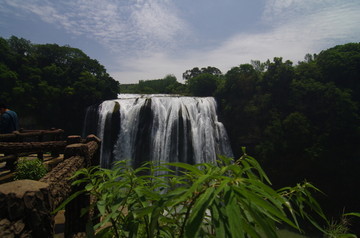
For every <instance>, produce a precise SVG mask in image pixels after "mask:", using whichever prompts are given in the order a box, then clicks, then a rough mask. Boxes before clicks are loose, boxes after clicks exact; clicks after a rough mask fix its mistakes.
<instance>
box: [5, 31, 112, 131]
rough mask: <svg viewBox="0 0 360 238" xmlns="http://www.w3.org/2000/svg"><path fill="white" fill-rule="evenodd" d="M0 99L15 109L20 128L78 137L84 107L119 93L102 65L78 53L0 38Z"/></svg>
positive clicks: (15, 38) (13, 38) (63, 48)
mask: <svg viewBox="0 0 360 238" xmlns="http://www.w3.org/2000/svg"><path fill="white" fill-rule="evenodd" d="M0 87H1V91H2V93H1V95H0V100H1V101H6V102H7V104H8V105H9V107H11V108H13V109H14V110H16V111H17V112H18V114H19V116H20V120H21V121H20V122H22V126H36V127H39V126H41V127H57V128H63V129H65V130H66V131H67V132H68V133H80V132H81V128H82V126H81V125H82V120H83V118H84V113H85V110H86V107H87V106H89V105H92V104H95V103H99V102H101V101H102V100H107V99H113V98H116V97H117V94H118V93H119V83H118V82H117V81H115V80H114V79H113V78H111V77H110V76H109V74H108V73H107V72H106V70H105V68H104V66H102V65H100V64H99V62H98V61H97V60H94V59H91V58H90V57H89V56H87V55H86V54H85V53H84V52H82V51H81V50H79V49H76V48H71V47H69V46H59V45H57V44H45V45H37V44H32V43H31V42H30V41H28V40H25V39H23V38H17V37H15V36H12V37H10V38H9V39H4V38H0Z"/></svg>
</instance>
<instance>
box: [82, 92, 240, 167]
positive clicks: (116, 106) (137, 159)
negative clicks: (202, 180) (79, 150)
mask: <svg viewBox="0 0 360 238" xmlns="http://www.w3.org/2000/svg"><path fill="white" fill-rule="evenodd" d="M89 113H92V114H94V116H92V117H91V116H89V115H87V116H86V118H88V119H87V121H86V122H85V125H86V126H85V127H84V128H91V126H89V124H92V123H94V122H96V123H97V136H98V137H99V138H100V139H101V140H102V149H101V159H100V161H101V162H100V163H101V166H102V167H105V168H109V167H111V164H112V162H114V161H118V160H128V161H130V163H131V165H133V166H135V167H137V166H139V165H140V164H142V163H143V162H145V161H153V162H154V163H155V164H158V163H160V162H184V163H190V164H197V163H203V162H215V160H216V156H217V155H218V154H221V155H226V156H229V157H231V156H233V154H232V150H231V147H230V143H229V140H228V136H227V133H226V130H225V128H224V126H223V125H222V123H220V122H219V121H218V119H217V114H216V102H215V100H214V98H212V97H203V98H199V97H184V96H169V95H137V94H121V95H119V98H118V99H115V100H109V101H104V102H103V103H101V104H100V105H99V107H98V110H97V111H96V112H95V111H94V110H93V109H91V110H89ZM94 117H95V118H96V119H93V118H94ZM89 118H92V119H91V120H90V119H89ZM84 133H86V132H84Z"/></svg>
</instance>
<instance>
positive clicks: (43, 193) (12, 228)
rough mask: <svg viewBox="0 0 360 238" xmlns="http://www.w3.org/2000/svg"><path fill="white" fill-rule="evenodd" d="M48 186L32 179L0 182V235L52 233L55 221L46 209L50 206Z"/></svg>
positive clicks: (45, 234)
mask: <svg viewBox="0 0 360 238" xmlns="http://www.w3.org/2000/svg"><path fill="white" fill-rule="evenodd" d="M48 186H49V185H48V184H47V183H43V182H39V181H33V180H18V181H14V182H10V183H5V184H2V185H0V237H48V236H49V234H52V230H53V226H54V223H53V219H52V215H51V214H50V213H49V211H52V210H53V207H52V202H51V200H52V198H51V196H50V194H49V190H48ZM49 221H50V222H49ZM30 231H31V232H30Z"/></svg>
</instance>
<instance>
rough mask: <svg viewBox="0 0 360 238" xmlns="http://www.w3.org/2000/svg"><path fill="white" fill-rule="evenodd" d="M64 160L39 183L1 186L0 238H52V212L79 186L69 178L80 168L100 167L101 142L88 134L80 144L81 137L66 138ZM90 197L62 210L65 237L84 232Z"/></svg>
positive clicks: (31, 182) (11, 183)
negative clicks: (67, 143)
mask: <svg viewBox="0 0 360 238" xmlns="http://www.w3.org/2000/svg"><path fill="white" fill-rule="evenodd" d="M68 141H72V142H73V144H70V145H68V146H66V148H65V151H64V161H63V162H61V163H60V164H58V165H57V166H56V167H55V168H54V169H52V170H51V172H49V173H48V174H46V175H45V176H44V177H43V178H42V179H40V181H33V180H18V181H13V182H9V183H5V184H1V185H0V237H6V236H8V237H53V235H54V214H52V211H53V210H54V209H55V208H56V207H58V206H59V205H60V204H61V203H62V202H64V201H65V200H66V199H67V198H68V197H69V196H70V195H71V194H73V193H75V192H76V191H78V190H79V189H82V188H81V187H79V186H76V187H74V186H71V184H72V182H73V181H72V180H71V179H70V178H71V176H72V175H74V173H75V172H76V171H78V170H79V169H81V168H85V167H89V166H92V165H98V164H99V155H100V154H99V153H100V152H99V151H100V140H99V139H98V138H97V137H96V136H94V135H90V136H88V137H87V138H86V140H85V141H83V142H81V138H80V136H73V137H70V138H69V139H68ZM89 204H90V198H89V197H88V196H86V195H83V196H79V197H77V198H76V199H75V200H73V201H72V202H70V203H69V204H67V206H66V207H65V231H64V235H65V237H73V236H74V235H75V234H78V233H81V232H85V230H86V229H85V227H86V223H87V221H88V215H86V214H85V215H84V216H81V215H80V213H81V209H82V208H84V207H88V206H89Z"/></svg>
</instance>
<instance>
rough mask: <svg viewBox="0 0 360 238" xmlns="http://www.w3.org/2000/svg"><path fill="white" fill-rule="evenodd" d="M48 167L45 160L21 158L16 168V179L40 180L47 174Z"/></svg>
mask: <svg viewBox="0 0 360 238" xmlns="http://www.w3.org/2000/svg"><path fill="white" fill-rule="evenodd" d="M46 173H47V168H46V166H45V165H44V164H43V162H42V161H41V160H40V159H38V158H36V159H27V158H23V159H19V160H18V162H17V164H16V168H15V180H21V179H31V180H39V179H41V178H42V177H44V176H45V174H46Z"/></svg>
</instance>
